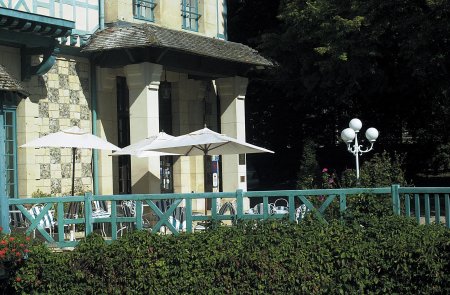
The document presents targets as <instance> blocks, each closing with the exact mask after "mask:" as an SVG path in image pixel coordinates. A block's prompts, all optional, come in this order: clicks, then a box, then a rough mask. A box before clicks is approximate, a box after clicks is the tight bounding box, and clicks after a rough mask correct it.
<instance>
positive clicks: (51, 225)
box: [28, 204, 56, 237]
mask: <svg viewBox="0 0 450 295" xmlns="http://www.w3.org/2000/svg"><path fill="white" fill-rule="evenodd" d="M43 207H44V206H42V205H39V204H37V205H34V206H33V207H31V209H30V210H28V211H29V212H30V214H31V216H33V218H36V217H37V216H39V214H41V212H42V209H43ZM55 225H56V221H55V220H54V218H53V213H52V211H50V210H48V211H47V213H45V214H44V216H43V217H42V219H41V220H40V221H39V224H38V227H40V228H43V229H48V230H49V232H50V235H53V233H54V231H55ZM33 237H36V230H34V231H33Z"/></svg>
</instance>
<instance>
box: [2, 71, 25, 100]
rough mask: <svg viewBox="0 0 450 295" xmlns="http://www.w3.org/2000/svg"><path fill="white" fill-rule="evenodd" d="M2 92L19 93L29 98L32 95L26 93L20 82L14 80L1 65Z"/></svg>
mask: <svg viewBox="0 0 450 295" xmlns="http://www.w3.org/2000/svg"><path fill="white" fill-rule="evenodd" d="M0 91H12V92H17V93H19V94H20V95H22V96H24V97H27V96H29V95H30V94H29V93H28V91H26V90H25V89H24V88H23V87H22V85H21V84H20V82H19V81H17V80H16V79H14V78H13V77H12V76H11V75H10V74H9V73H8V72H7V71H6V68H5V67H4V66H3V65H0Z"/></svg>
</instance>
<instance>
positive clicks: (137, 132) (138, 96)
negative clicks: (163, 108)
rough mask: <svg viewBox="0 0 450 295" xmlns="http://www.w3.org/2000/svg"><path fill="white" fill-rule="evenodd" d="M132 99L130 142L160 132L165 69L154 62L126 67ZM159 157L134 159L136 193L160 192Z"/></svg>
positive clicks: (132, 182)
mask: <svg viewBox="0 0 450 295" xmlns="http://www.w3.org/2000/svg"><path fill="white" fill-rule="evenodd" d="M124 73H125V76H126V78H127V84H128V89H129V96H130V143H131V144H133V143H135V142H137V141H139V140H142V139H144V138H147V137H149V136H151V135H156V134H158V133H159V103H158V89H159V81H160V79H161V73H162V66H161V65H157V64H152V63H141V64H133V65H128V66H126V67H124ZM159 169H160V163H159V157H150V158H137V157H131V184H132V191H133V193H159V192H160V171H159Z"/></svg>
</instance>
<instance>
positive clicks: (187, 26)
mask: <svg viewBox="0 0 450 295" xmlns="http://www.w3.org/2000/svg"><path fill="white" fill-rule="evenodd" d="M192 3H195V5H192ZM194 6H195V7H194ZM198 7H199V0H181V17H182V20H181V27H182V29H184V30H188V31H193V32H198V28H199V19H200V17H201V16H202V15H201V14H200V13H199V12H198Z"/></svg>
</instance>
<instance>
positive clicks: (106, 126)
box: [96, 67, 118, 195]
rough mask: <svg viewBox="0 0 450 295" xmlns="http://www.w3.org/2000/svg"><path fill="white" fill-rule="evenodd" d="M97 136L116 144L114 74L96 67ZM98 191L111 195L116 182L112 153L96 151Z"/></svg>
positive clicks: (114, 160) (115, 160)
mask: <svg viewBox="0 0 450 295" xmlns="http://www.w3.org/2000/svg"><path fill="white" fill-rule="evenodd" d="M96 72H97V136H99V137H101V138H103V139H105V140H107V141H109V142H111V143H113V144H117V97H116V73H115V71H114V70H113V69H108V68H99V67H97V71H96ZM97 153H98V190H99V194H101V195H109V194H113V193H114V191H117V190H114V187H115V186H117V183H118V180H117V179H114V174H113V163H114V162H115V163H117V158H116V157H111V156H110V154H111V153H112V151H101V150H98V151H97Z"/></svg>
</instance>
